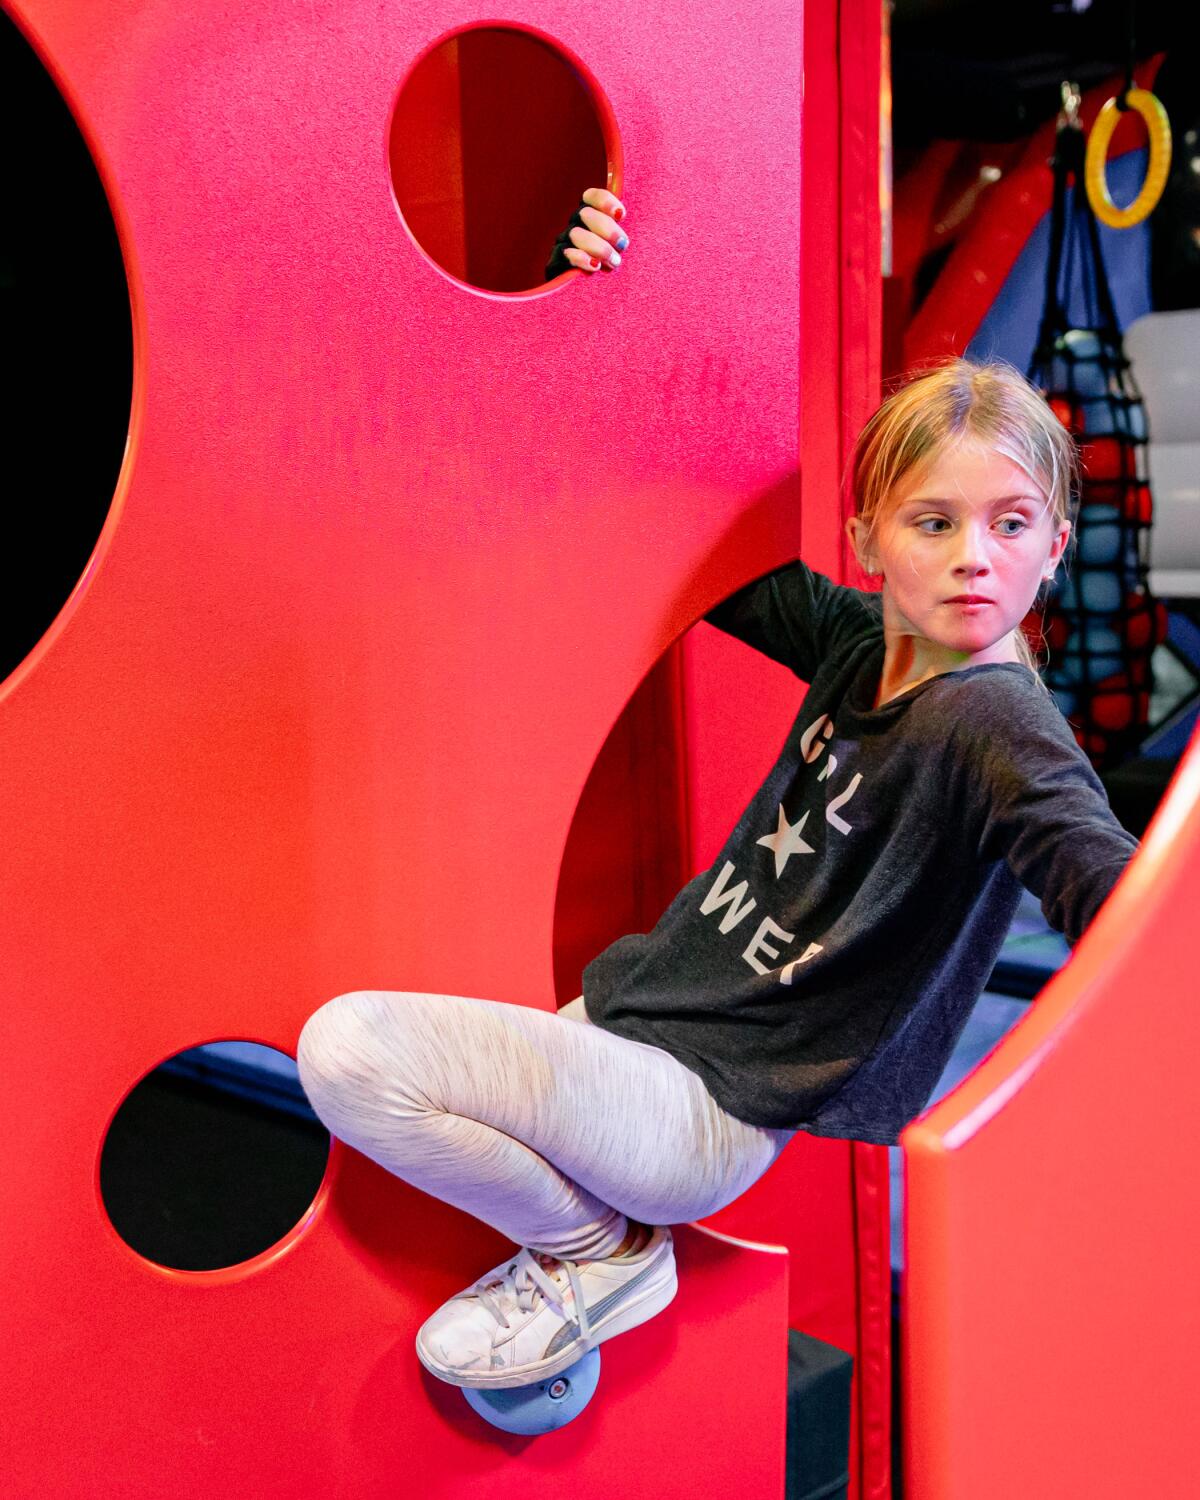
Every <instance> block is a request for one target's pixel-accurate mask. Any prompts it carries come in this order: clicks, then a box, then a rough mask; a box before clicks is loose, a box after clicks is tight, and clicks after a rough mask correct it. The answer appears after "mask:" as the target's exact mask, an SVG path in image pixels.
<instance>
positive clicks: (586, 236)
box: [562, 188, 629, 276]
mask: <svg viewBox="0 0 1200 1500" xmlns="http://www.w3.org/2000/svg"><path fill="white" fill-rule="evenodd" d="M576 217H577V218H578V219H580V220H582V223H577V224H575V226H574V227H573V228H572V229H571V231H570V234H569V237H568V238H569V241H570V243H569V244H567V245H565V246H564V247H563V252H562V253H563V258H564V259H565V260H566V261H567V262H569V264H570V265H572V266H575V267H576V268H577V269H578V270H580V271H586V272H587V273H588V275H589V276H590V275H592V273H593V272H595V271H601V270H603V271H615V270H616V269H617V267H618V266H619V265H620V264H621V257H622V255H623V254H624V252H625V250H626V248H627V247H628V245H629V236H628V235H627V234H626V232H625V231H624V230H623V229H622V228H621V225H620V222H619V221H620V220H621V219H623V218H624V217H625V205H624V204H623V203H622V202H621V200H620V199H619V198H617V197H614V196H613V194H612V193H610V192H609V191H608V189H607V188H588V190H587V192H586V193H584V195H583V202H582V203H581V204H580V206H579V211H578V214H577V215H576Z"/></svg>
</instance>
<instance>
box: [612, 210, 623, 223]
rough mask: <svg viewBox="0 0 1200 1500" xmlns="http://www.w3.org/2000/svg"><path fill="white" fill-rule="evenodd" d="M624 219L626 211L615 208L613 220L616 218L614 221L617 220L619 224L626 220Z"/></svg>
mask: <svg viewBox="0 0 1200 1500" xmlns="http://www.w3.org/2000/svg"><path fill="white" fill-rule="evenodd" d="M624 217H625V210H624V209H623V208H614V209H613V218H614V219H616V220H617V222H618V223H619V222H620V221H621V220H622V219H623V218H624Z"/></svg>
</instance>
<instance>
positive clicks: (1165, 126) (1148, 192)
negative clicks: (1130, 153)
mask: <svg viewBox="0 0 1200 1500" xmlns="http://www.w3.org/2000/svg"><path fill="white" fill-rule="evenodd" d="M1125 102H1126V104H1127V105H1128V106H1129V108H1130V109H1132V110H1136V112H1137V113H1138V114H1139V115H1141V117H1142V119H1143V120H1145V122H1146V131H1147V133H1148V134H1149V136H1150V162H1149V165H1148V166H1147V168H1146V180H1145V182H1143V183H1142V190H1141V192H1140V193H1139V194H1138V195H1137V197H1136V198H1135V199H1134V200H1133V202H1132V203H1131V204H1130V205H1129V207H1128V208H1118V207H1117V205H1116V204H1115V203H1114V202H1113V201H1112V198H1111V197H1110V196H1109V192H1108V179H1107V177H1106V175H1105V168H1106V167H1107V165H1108V143H1109V142H1110V141H1111V140H1112V135H1113V131H1114V130H1115V129H1116V128H1117V121H1118V120H1119V119H1120V118H1121V111H1120V110H1119V109H1118V108H1117V101H1116V100H1115V99H1110V100H1109V101H1108V103H1107V104H1106V105H1105V106H1104V108H1103V109H1102V110H1101V111H1100V113H1099V114H1098V115H1097V116H1096V123H1095V124H1094V125H1093V126H1092V130H1091V134H1090V135H1089V136H1088V143H1087V155H1086V157H1085V158H1084V171H1083V176H1084V181H1085V183H1086V184H1087V195H1088V201H1089V202H1090V203H1091V205H1092V209H1093V211H1094V213H1095V215H1096V217H1097V218H1098V219H1099V220H1100V222H1101V223H1102V224H1107V225H1108V226H1109V227H1110V228H1111V229H1128V228H1129V227H1130V225H1132V224H1140V223H1141V222H1142V220H1143V219H1144V218H1145V217H1146V215H1147V214H1149V213H1150V212H1151V211H1152V210H1153V208H1154V206H1155V204H1156V203H1157V202H1158V200H1159V199H1160V198H1161V197H1162V191H1163V188H1164V187H1166V185H1167V173H1168V172H1169V171H1170V170H1171V122H1170V121H1169V120H1168V119H1167V112H1166V110H1165V109H1164V108H1163V107H1162V105H1161V104H1160V103H1159V102H1158V100H1157V99H1156V98H1155V97H1154V95H1153V94H1152V93H1151V92H1150V90H1149V89H1130V90H1129V92H1128V93H1127V94H1126V96H1125Z"/></svg>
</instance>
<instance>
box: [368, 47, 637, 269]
mask: <svg viewBox="0 0 1200 1500" xmlns="http://www.w3.org/2000/svg"><path fill="white" fill-rule="evenodd" d="M602 113H603V115H604V117H605V120H606V121H607V123H608V125H609V135H610V139H611V140H612V141H613V147H614V150H613V153H610V151H609V149H608V146H607V145H606V141H605V128H604V125H603V124H602V121H601V114H602ZM616 149H617V148H616V144H615V128H614V127H613V126H612V117H611V111H610V110H609V109H608V106H607V104H606V103H605V102H604V100H603V99H602V97H601V96H600V94H599V91H598V89H596V87H595V85H594V84H592V83H591V82H590V81H589V80H588V79H586V78H585V76H584V74H583V72H582V71H581V68H580V67H579V66H577V65H576V64H575V63H574V62H572V61H571V60H570V59H569V58H568V57H567V56H566V54H565V53H564V52H562V51H561V50H560V49H559V48H558V47H556V46H554V45H552V44H551V43H550V42H548V41H546V40H543V39H541V38H539V37H537V36H534V35H532V34H531V33H530V32H527V31H521V30H518V29H517V28H515V27H500V26H481V27H475V28H472V29H470V30H466V31H459V32H456V33H455V34H454V35H453V36H450V37H447V38H446V39H445V40H444V41H442V42H440V43H438V44H437V45H436V46H434V47H433V48H431V50H430V51H428V52H427V53H426V54H425V55H424V56H423V57H422V58H421V59H420V60H419V61H418V62H417V64H416V66H415V67H414V68H413V70H412V72H411V73H410V74H409V75H408V78H407V79H406V80H405V82H404V86H403V87H402V88H401V90H400V93H399V96H398V98H397V100H396V108H395V113H394V114H393V117H392V131H391V144H390V156H391V170H392V186H393V189H394V191H395V194H396V202H397V204H398V205H399V208H400V213H401V215H402V216H403V219H404V222H405V224H407V226H408V228H409V231H410V232H411V234H412V236H413V238H414V239H415V240H416V241H417V243H418V244H419V245H420V246H421V248H422V249H423V250H424V251H425V253H426V254H427V255H428V256H429V257H430V259H431V260H434V261H436V262H437V264H438V265H439V266H441V267H442V269H443V270H445V271H448V272H449V273H450V274H451V275H452V276H455V277H457V278H458V280H460V281H464V282H467V283H468V284H470V285H471V286H475V287H479V288H482V289H484V290H486V291H494V292H523V291H529V290H531V289H533V288H536V287H539V286H542V285H543V284H544V281H545V266H546V262H547V260H548V259H549V257H550V252H551V250H552V248H553V246H554V241H555V240H556V239H557V237H558V236H559V234H561V232H562V230H563V229H564V228H565V226H566V224H567V221H568V220H569V219H570V217H571V215H572V214H573V213H574V212H575V210H576V209H577V208H578V207H579V200H580V198H581V197H582V195H583V193H584V192H585V191H586V189H588V188H590V187H605V186H612V184H613V182H614V178H615V171H616V165H617V164H616V163H615V162H610V155H611V154H615V152H616Z"/></svg>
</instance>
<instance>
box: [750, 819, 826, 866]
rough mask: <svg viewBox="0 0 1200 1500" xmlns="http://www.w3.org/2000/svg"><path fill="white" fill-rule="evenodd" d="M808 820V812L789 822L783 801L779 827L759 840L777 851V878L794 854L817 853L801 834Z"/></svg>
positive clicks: (763, 844)
mask: <svg viewBox="0 0 1200 1500" xmlns="http://www.w3.org/2000/svg"><path fill="white" fill-rule="evenodd" d="M807 822H808V813H807V812H806V813H805V814H804V816H803V817H802V818H801V819H800V821H799V822H798V823H789V822H788V820H787V813H785V812H784V810H783V803H782V802H781V803H780V804H779V827H778V828H777V829H776V830H775V832H774V833H768V834H766V835H764V837H763V838H761V839H759V840H758V842H759V843H760V844H761V845H762V846H763V848H764V849H773V850H774V851H775V879H776V880H778V879H779V877H780V876H781V875H782V874H783V868H784V866H785V865H786V864H787V862H788V860H789V859H791V857H792V855H793V854H815V853H816V850H815V849H814V848H813V847H812V845H811V844H806V843H805V842H804V840H803V839H802V838H801V837H800V835H801V834H802V833H803V832H804V825H805V823H807Z"/></svg>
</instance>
